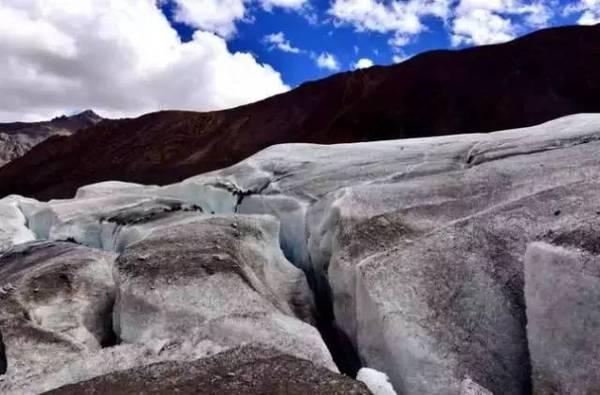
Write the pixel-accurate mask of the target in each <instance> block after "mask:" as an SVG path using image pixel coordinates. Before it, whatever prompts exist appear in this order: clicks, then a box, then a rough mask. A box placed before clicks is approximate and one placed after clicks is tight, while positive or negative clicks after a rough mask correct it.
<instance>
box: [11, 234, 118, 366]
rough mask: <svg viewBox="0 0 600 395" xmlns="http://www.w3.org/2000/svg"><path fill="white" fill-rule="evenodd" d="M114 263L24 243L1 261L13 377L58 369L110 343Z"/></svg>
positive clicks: (92, 253) (94, 254) (95, 254)
mask: <svg viewBox="0 0 600 395" xmlns="http://www.w3.org/2000/svg"><path fill="white" fill-rule="evenodd" d="M115 258H116V255H115V254H112V253H108V252H103V251H99V250H95V249H89V248H86V247H82V246H78V245H75V244H69V243H48V242H44V243H39V242H36V243H27V244H21V245H19V246H15V247H14V248H13V249H12V250H10V251H9V252H7V253H5V254H4V255H2V256H1V257H0V331H2V335H3V340H4V345H5V346H6V359H7V362H8V371H7V375H8V376H9V377H12V376H15V377H16V376H20V377H23V376H31V375H33V374H39V372H43V371H48V370H52V369H55V368H57V367H58V366H60V365H61V364H64V363H68V362H69V361H73V360H75V359H77V358H80V357H81V356H82V355H83V354H84V353H86V352H89V351H94V350H98V349H100V347H101V346H102V344H103V343H104V342H105V341H106V340H107V339H108V338H110V335H111V333H112V330H111V328H110V325H108V326H107V325H106V324H107V322H110V321H109V320H108V321H107V317H108V318H109V317H110V312H111V309H112V304H113V302H114V298H115V294H114V293H115V286H114V281H113V277H112V273H111V271H112V263H113V261H114V259H115ZM107 315H108V316H107Z"/></svg>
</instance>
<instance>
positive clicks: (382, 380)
mask: <svg viewBox="0 0 600 395" xmlns="http://www.w3.org/2000/svg"><path fill="white" fill-rule="evenodd" d="M356 379H357V380H358V381H362V382H363V383H365V384H366V385H367V387H368V388H369V390H370V391H371V392H372V393H373V395H397V394H396V391H394V387H392V384H391V383H390V380H389V378H388V376H387V374H385V373H382V372H380V371H378V370H375V369H371V368H362V369H360V370H359V371H358V375H357V376H356Z"/></svg>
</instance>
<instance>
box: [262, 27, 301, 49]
mask: <svg viewBox="0 0 600 395" xmlns="http://www.w3.org/2000/svg"><path fill="white" fill-rule="evenodd" d="M263 41H264V43H266V44H268V45H269V46H270V48H277V49H279V50H281V51H283V52H289V53H295V54H298V53H300V52H302V50H301V49H300V48H296V47H294V46H293V45H292V44H291V43H290V41H289V40H287V39H286V38H285V35H284V34H283V32H279V33H273V34H267V35H266V36H265V37H264V39H263Z"/></svg>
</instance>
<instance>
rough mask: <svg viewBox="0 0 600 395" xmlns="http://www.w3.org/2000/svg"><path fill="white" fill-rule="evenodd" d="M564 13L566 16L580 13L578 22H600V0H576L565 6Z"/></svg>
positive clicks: (587, 23) (590, 23) (586, 23)
mask: <svg viewBox="0 0 600 395" xmlns="http://www.w3.org/2000/svg"><path fill="white" fill-rule="evenodd" d="M563 14H564V15H565V16H569V15H572V14H580V16H579V19H578V20H577V23H578V24H580V25H595V24H597V23H600V0H579V1H574V2H572V3H570V4H568V5H567V6H566V7H565V9H564V11H563Z"/></svg>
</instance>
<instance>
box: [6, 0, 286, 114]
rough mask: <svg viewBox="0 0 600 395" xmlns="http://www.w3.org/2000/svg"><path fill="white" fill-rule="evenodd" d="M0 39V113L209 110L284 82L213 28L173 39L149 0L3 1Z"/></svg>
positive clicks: (274, 90) (281, 88) (269, 91)
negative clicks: (186, 39)
mask: <svg viewBox="0 0 600 395" xmlns="http://www.w3.org/2000/svg"><path fill="white" fill-rule="evenodd" d="M67 3H68V6H66V5H67ZM0 37H2V39H1V40H0V53H2V57H0V86H1V87H2V95H0V119H1V120H6V121H8V120H31V119H45V118H49V117H52V116H54V115H56V114H59V113H65V112H69V111H71V110H73V109H81V108H88V107H89V108H93V109H95V110H98V111H99V112H100V113H101V114H102V115H105V116H132V115H138V114H141V113H144V112H149V111H155V110H160V109H169V108H175V109H190V110H213V109H221V108H226V107H232V106H236V105H240V104H244V103H248V102H251V101H256V100H259V99H263V98H265V97H267V96H270V95H273V94H276V93H280V92H283V91H285V90H287V89H288V87H287V86H286V85H285V84H284V83H283V82H282V80H281V76H280V74H279V73H278V72H276V71H275V70H273V68H271V67H270V66H268V65H261V64H259V63H257V61H256V59H255V58H254V57H253V56H252V55H251V54H248V53H239V52H237V53H232V52H230V51H229V50H228V48H227V44H226V42H225V41H224V39H223V38H221V37H218V36H216V35H214V34H212V33H209V32H205V31H199V30H198V31H196V32H195V33H194V35H193V39H192V40H191V41H189V42H187V43H182V42H181V40H180V39H179V37H178V35H177V32H176V31H175V30H174V29H173V28H172V27H171V26H170V24H169V22H168V21H167V19H166V18H165V16H164V15H163V14H162V12H161V11H160V9H159V8H158V7H157V4H156V2H155V0H127V1H123V0H77V1H76V2H73V1H70V0H54V1H47V0H2V2H0Z"/></svg>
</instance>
